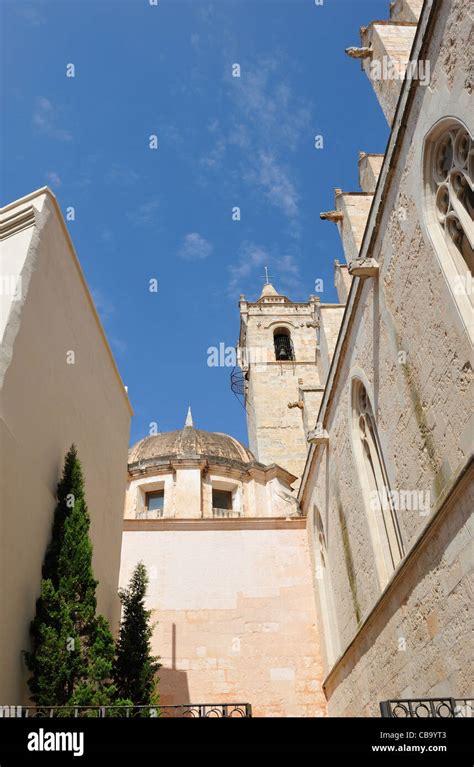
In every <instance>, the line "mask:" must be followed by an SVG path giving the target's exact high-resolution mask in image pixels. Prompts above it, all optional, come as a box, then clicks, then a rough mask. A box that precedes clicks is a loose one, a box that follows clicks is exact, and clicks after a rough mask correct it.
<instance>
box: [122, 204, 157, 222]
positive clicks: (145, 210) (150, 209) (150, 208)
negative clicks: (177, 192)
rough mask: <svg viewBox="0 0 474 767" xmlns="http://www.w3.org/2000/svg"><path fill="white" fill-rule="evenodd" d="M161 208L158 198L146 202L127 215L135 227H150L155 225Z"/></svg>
mask: <svg viewBox="0 0 474 767" xmlns="http://www.w3.org/2000/svg"><path fill="white" fill-rule="evenodd" d="M159 208H160V201H159V200H158V198H154V199H153V200H149V201H148V202H144V203H142V204H141V205H139V206H138V208H136V209H135V210H134V211H130V212H129V213H127V216H128V218H129V219H130V221H131V222H132V223H133V224H134V225H135V226H149V225H150V224H153V223H155V221H156V218H157V213H158V210H159Z"/></svg>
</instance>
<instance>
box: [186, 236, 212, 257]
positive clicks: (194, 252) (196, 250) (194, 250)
mask: <svg viewBox="0 0 474 767" xmlns="http://www.w3.org/2000/svg"><path fill="white" fill-rule="evenodd" d="M212 251H213V246H212V245H211V243H210V242H208V241H207V240H206V239H204V237H202V236H201V235H200V234H198V233H197V232H190V233H189V234H187V235H186V236H185V238H184V240H183V244H182V246H181V248H180V249H179V251H178V256H179V257H180V258H184V259H185V260H186V261H201V260H202V259H204V258H208V256H210V255H211V253H212Z"/></svg>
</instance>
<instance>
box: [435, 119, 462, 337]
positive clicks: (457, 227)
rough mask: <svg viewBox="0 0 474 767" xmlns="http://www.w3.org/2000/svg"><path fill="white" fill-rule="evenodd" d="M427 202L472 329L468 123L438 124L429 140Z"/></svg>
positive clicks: (440, 253) (457, 296)
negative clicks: (466, 124)
mask: <svg viewBox="0 0 474 767" xmlns="http://www.w3.org/2000/svg"><path fill="white" fill-rule="evenodd" d="M424 172H425V206H426V219H427V223H428V229H429V233H430V236H431V239H432V241H433V244H434V246H435V250H436V253H437V255H438V258H439V260H440V262H441V265H442V267H443V270H444V272H445V274H446V277H447V279H448V282H449V284H450V287H451V290H452V293H453V294H454V297H455V300H456V301H457V303H458V305H459V308H460V309H461V314H462V315H463V316H464V318H465V321H466V324H467V326H468V327H470V325H471V324H472V305H473V303H474V291H473V290H472V274H473V271H474V141H473V138H472V136H471V135H470V133H469V131H468V129H467V128H466V126H465V125H463V123H461V122H459V121H458V120H454V119H452V118H448V119H446V120H442V121H441V122H439V123H438V124H437V125H436V126H435V127H434V128H433V130H432V131H431V132H430V134H429V135H428V137H427V139H426V141H425V156H424Z"/></svg>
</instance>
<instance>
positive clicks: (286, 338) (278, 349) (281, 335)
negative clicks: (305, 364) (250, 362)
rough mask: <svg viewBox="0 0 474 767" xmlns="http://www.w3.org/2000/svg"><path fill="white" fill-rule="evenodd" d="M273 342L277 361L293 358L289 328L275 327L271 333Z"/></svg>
mask: <svg viewBox="0 0 474 767" xmlns="http://www.w3.org/2000/svg"><path fill="white" fill-rule="evenodd" d="M273 343H274V346H275V359H276V360H277V361H278V362H286V361H288V360H294V359H295V355H294V352H293V344H292V342H291V336H290V331H289V330H287V329H286V328H277V329H276V330H275V332H274V334H273Z"/></svg>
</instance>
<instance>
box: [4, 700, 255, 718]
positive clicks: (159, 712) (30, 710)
mask: <svg viewBox="0 0 474 767" xmlns="http://www.w3.org/2000/svg"><path fill="white" fill-rule="evenodd" d="M251 716H252V706H251V705H250V703H183V704H181V705H178V706H161V705H158V706H51V707H50V706H0V717H3V718H5V717H9V718H17V717H21V718H23V719H24V718H28V719H49V718H57V719H63V718H68V719H82V718H96V719H108V718H124V719H131V718H145V719H148V718H158V717H159V718H174V717H190V718H201V717H210V718H231V717H232V718H250V717H251Z"/></svg>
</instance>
